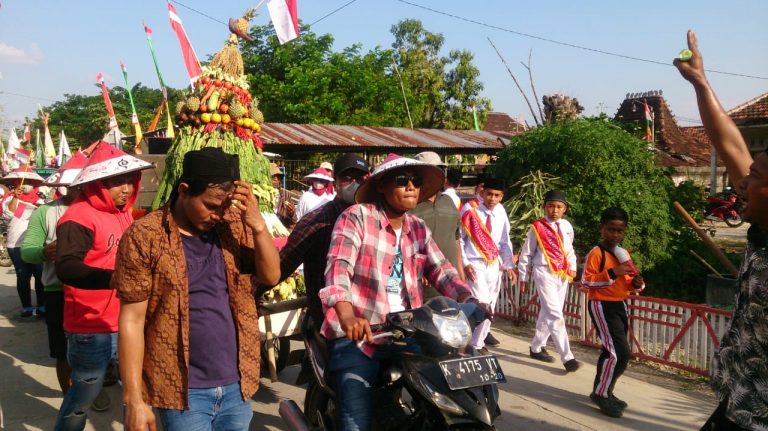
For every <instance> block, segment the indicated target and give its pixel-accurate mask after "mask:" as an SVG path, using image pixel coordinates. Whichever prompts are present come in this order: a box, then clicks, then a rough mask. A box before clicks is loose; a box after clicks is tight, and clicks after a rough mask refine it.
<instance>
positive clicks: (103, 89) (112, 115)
mask: <svg viewBox="0 0 768 431" xmlns="http://www.w3.org/2000/svg"><path fill="white" fill-rule="evenodd" d="M96 81H98V82H99V83H100V84H101V95H102V96H104V104H105V105H107V113H108V114H109V130H112V129H114V128H115V127H117V118H115V111H114V110H113V109H112V101H111V100H109V92H108V91H107V84H105V83H104V75H102V74H101V72H99V73H98V74H97V75H96Z"/></svg>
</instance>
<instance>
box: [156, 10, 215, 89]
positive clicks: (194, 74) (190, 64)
mask: <svg viewBox="0 0 768 431" xmlns="http://www.w3.org/2000/svg"><path fill="white" fill-rule="evenodd" d="M168 15H170V17H171V28H172V29H173V31H174V32H175V33H176V37H177V38H178V39H179V44H180V45H181V55H182V56H183V57H184V66H186V67H187V73H188V74H189V80H190V82H192V86H194V85H195V82H196V81H197V80H198V78H200V75H202V74H203V70H202V69H201V68H200V61H199V60H198V59H197V54H195V50H194V48H192V44H191V43H189V38H188V37H187V32H186V31H184V25H182V23H181V18H179V15H178V14H177V13H176V8H175V7H173V4H171V2H170V1H169V2H168ZM150 34H151V33H150Z"/></svg>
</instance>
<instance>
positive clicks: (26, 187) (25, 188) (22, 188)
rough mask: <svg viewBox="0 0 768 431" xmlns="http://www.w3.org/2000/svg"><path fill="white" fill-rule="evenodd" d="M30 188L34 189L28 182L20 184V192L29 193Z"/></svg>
mask: <svg viewBox="0 0 768 431" xmlns="http://www.w3.org/2000/svg"><path fill="white" fill-rule="evenodd" d="M32 190H34V187H32V186H30V185H29V184H24V185H22V186H21V192H22V193H29V192H31V191H32Z"/></svg>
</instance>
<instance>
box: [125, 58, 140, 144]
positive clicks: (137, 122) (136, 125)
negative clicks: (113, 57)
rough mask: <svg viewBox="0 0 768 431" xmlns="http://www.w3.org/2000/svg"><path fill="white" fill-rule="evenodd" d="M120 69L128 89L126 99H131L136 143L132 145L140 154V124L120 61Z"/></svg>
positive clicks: (132, 122)
mask: <svg viewBox="0 0 768 431" xmlns="http://www.w3.org/2000/svg"><path fill="white" fill-rule="evenodd" d="M120 69H122V71H123V78H125V89H126V90H128V100H130V101H131V124H133V132H134V134H135V135H136V143H135V145H134V150H135V151H136V154H141V147H139V143H140V142H141V137H142V134H141V125H140V124H139V116H138V115H136V105H134V103H133V93H132V92H131V86H130V85H129V84H128V69H126V67H125V64H124V63H122V62H121V63H120Z"/></svg>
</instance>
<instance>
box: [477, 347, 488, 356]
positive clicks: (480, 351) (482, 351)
mask: <svg viewBox="0 0 768 431" xmlns="http://www.w3.org/2000/svg"><path fill="white" fill-rule="evenodd" d="M477 353H478V354H479V355H488V354H490V352H489V351H488V348H486V347H485V346H483V347H481V348H479V349H477Z"/></svg>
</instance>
